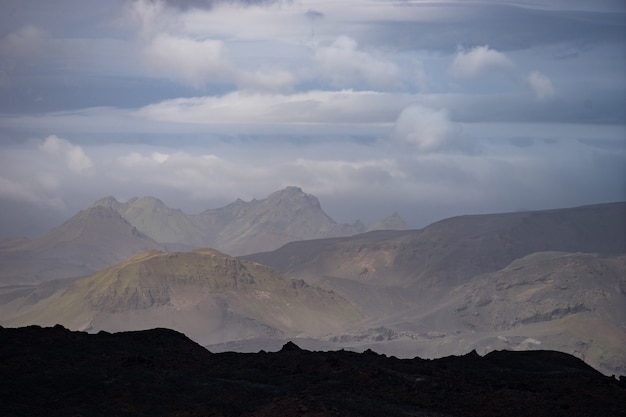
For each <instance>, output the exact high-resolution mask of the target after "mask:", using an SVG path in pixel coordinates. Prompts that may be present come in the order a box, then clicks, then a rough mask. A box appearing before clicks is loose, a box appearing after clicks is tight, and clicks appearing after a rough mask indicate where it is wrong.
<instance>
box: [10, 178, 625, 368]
mask: <svg viewBox="0 0 626 417" xmlns="http://www.w3.org/2000/svg"><path fill="white" fill-rule="evenodd" d="M315 225H319V227H320V230H317V229H316V228H317V227H318V226H315ZM403 226H404V224H403V222H402V221H401V219H400V218H399V216H397V215H393V216H391V217H390V218H389V219H387V220H386V221H383V222H381V223H379V225H378V226H376V227H374V229H375V228H378V227H383V228H384V227H398V228H401V229H404V227H403ZM210 227H213V229H210ZM351 227H354V228H359V229H364V226H363V225H360V224H359V223H356V224H355V225H352V226H349V225H338V224H336V223H335V222H333V221H332V220H331V219H330V218H329V217H328V216H326V215H325V214H324V213H323V211H322V210H321V207H320V204H319V201H318V200H317V199H316V198H315V197H313V196H310V195H307V194H306V193H304V192H303V191H302V190H300V189H299V188H295V187H288V188H287V189H285V190H281V191H278V192H276V193H274V194H272V195H270V196H269V197H268V198H267V199H265V200H260V201H256V200H253V201H251V202H249V203H246V202H243V201H241V200H239V201H236V202H234V203H232V204H230V205H228V206H226V207H224V208H222V209H216V210H208V211H206V212H203V213H200V214H198V215H193V216H190V215H185V214H184V213H182V212H181V211H180V210H172V209H169V208H167V207H166V206H165V205H164V204H163V203H160V202H158V200H156V199H154V198H137V199H132V200H129V201H128V202H127V203H119V202H117V201H116V200H114V199H112V198H107V199H104V200H100V201H99V202H97V203H96V204H94V205H93V206H92V207H90V208H88V209H86V210H84V211H82V212H80V213H78V214H77V215H76V216H74V217H73V218H72V219H70V220H68V221H67V222H66V223H64V224H63V225H61V226H59V227H57V228H56V229H54V230H53V231H51V232H50V233H49V234H46V235H44V236H42V237H40V238H37V239H33V240H23V239H17V240H10V241H9V240H5V241H3V243H2V246H1V247H0V260H2V270H1V271H0V282H1V283H2V284H3V285H2V286H0V324H1V325H2V326H24V325H28V324H40V325H53V324H56V323H61V324H63V325H64V326H67V327H69V328H71V329H77V330H87V331H90V332H97V331H100V330H107V331H118V330H137V329H148V328H152V327H169V328H172V329H176V330H178V331H182V332H184V333H185V334H187V335H188V336H189V337H191V338H192V339H193V340H196V341H198V342H200V343H202V344H203V345H205V346H209V348H210V349H211V350H212V351H215V352H219V351H229V350H237V351H258V350H259V349H266V350H272V349H278V348H280V346H281V345H282V344H283V343H284V342H285V341H286V340H287V339H292V338H297V339H298V343H299V344H300V345H301V346H303V347H305V348H309V349H314V350H316V349H323V350H327V349H334V348H342V349H352V350H357V351H363V350H366V349H372V350H374V351H376V352H381V353H385V354H390V355H395V356H398V357H414V356H416V355H418V356H421V357H425V358H434V357H440V356H442V355H457V354H465V353H467V352H469V351H471V350H476V351H477V352H479V353H480V354H485V353H488V352H490V351H492V350H494V349H509V350H536V349H553V350H559V351H563V352H567V353H570V354H573V355H576V356H578V357H579V358H582V359H584V360H585V361H586V362H587V363H589V364H591V365H592V366H594V367H595V368H596V369H599V370H601V371H602V372H604V373H606V374H611V373H613V374H623V375H626V351H624V349H623V346H625V345H626V203H610V204H599V205H593V206H584V207H575V208H565V209H556V210H546V211H528V212H517V213H503V214H485V215H472V216H459V217H454V218H450V219H445V220H442V221H439V222H436V223H433V224H431V225H429V226H427V227H425V228H423V229H419V230H372V231H369V232H365V233H358V234H354V235H350V236H339V237H337V236H336V235H337V234H341V233H344V232H345V233H346V234H349V233H347V231H349V230H350V231H351V232H354V231H355V229H354V228H353V229H350V228H351ZM209 229H210V230H213V231H217V230H220V232H219V233H218V234H217V236H218V237H219V239H218V240H220V242H222V244H223V245H231V246H230V247H231V248H233V249H232V250H235V249H234V248H239V249H236V251H239V250H240V251H241V252H242V253H245V252H247V251H246V250H244V248H246V247H248V248H252V247H254V246H255V245H256V244H257V243H263V242H265V241H267V242H269V244H268V245H267V247H269V248H272V247H274V246H275V245H277V243H276V242H278V241H280V240H281V239H283V240H286V239H290V240H294V239H296V238H297V237H298V236H304V235H306V234H308V236H309V237H308V238H307V239H308V240H296V241H291V242H289V243H286V244H284V245H283V246H280V247H278V248H276V249H273V250H269V251H265V252H259V253H255V254H248V255H244V256H240V257H238V258H235V257H232V256H231V255H227V254H225V253H223V252H220V251H218V250H216V249H194V250H188V248H189V247H194V246H195V245H196V244H200V243H201V242H200V241H199V240H198V241H196V243H193V242H194V241H193V239H201V238H202V236H205V235H204V234H203V233H204V232H202V231H206V230H209ZM316 230H317V231H316ZM342 231H343V232H342ZM201 232H202V233H201ZM315 233H317V236H318V237H319V236H324V235H330V236H335V237H324V238H314V235H315ZM194 236H195V237H194ZM207 236H208V233H207ZM216 239H217V238H216ZM185 242H186V243H185ZM246 242H252V243H246ZM246 245H248V246H246ZM25 265H26V267H25ZM20 268H21V269H20Z"/></svg>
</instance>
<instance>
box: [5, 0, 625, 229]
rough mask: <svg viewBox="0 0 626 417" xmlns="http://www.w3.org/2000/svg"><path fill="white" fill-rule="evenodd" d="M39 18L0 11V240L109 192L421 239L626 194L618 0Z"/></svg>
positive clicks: (185, 9) (130, 6)
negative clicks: (318, 215)
mask: <svg viewBox="0 0 626 417" xmlns="http://www.w3.org/2000/svg"><path fill="white" fill-rule="evenodd" d="M35 3H36V6H37V7H34V6H33V7H27V6H25V3H24V2H21V1H18V0H5V1H4V2H3V12H4V13H2V14H1V15H0V27H1V28H2V30H0V56H2V58H3V59H2V60H1V61H0V218H4V219H7V220H6V221H5V222H4V223H3V224H1V225H0V236H4V235H9V234H24V233H30V234H33V233H38V232H42V231H45V230H46V228H49V227H51V226H52V225H53V224H54V222H56V221H59V220H62V219H64V218H66V217H67V216H69V215H71V214H72V213H73V212H75V211H77V210H79V209H81V208H84V207H85V206H86V205H88V204H90V203H91V202H92V201H93V200H95V199H97V198H100V197H102V196H105V195H115V196H116V197H118V198H120V199H125V198H130V197H132V196H135V195H146V194H150V195H155V196H157V197H159V198H162V199H163V200H164V201H166V203H168V204H169V205H171V206H173V207H181V208H183V209H184V210H186V211H190V212H193V211H201V210H203V209H206V208H210V207H216V206H219V205H221V204H227V203H229V202H230V201H232V200H234V199H236V198H244V199H251V198H263V197H265V196H266V195H267V194H269V193H271V192H272V191H275V190H276V189H279V188H281V187H284V186H286V185H299V186H301V187H303V188H304V189H305V190H306V191H307V192H310V193H314V194H316V195H317V196H318V197H319V198H320V199H321V201H322V204H323V205H324V207H325V208H326V209H327V211H328V212H329V214H330V215H331V216H333V217H335V218H336V220H338V221H354V220H356V219H357V218H360V219H361V220H364V221H366V222H374V221H376V220H378V219H379V218H381V217H384V216H386V215H388V214H390V213H392V212H394V211H398V212H399V213H400V214H401V215H402V216H403V217H405V218H406V219H407V220H408V221H409V222H410V223H411V224H412V225H414V226H415V227H417V226H423V225H424V224H425V223H427V222H429V221H433V220H437V219H439V218H441V217H444V216H447V215H454V214H462V213H467V212H484V211H490V212H493V211H502V210H515V209H522V208H537V209H538V208H549V207H556V206H566V205H576V204H590V203H594V202H601V201H609V200H623V199H626V185H625V181H626V180H625V178H626V173H625V169H624V166H626V149H625V146H624V137H626V116H625V115H626V79H625V76H624V73H625V72H624V62H625V61H624V54H623V44H624V41H626V37H625V35H624V34H625V33H626V23H624V22H626V7H624V5H623V3H622V2H613V1H611V0H606V1H599V2H582V1H570V2H565V1H561V0H550V1H548V2H536V1H530V0H528V1H521V2H519V1H515V2H513V1H508V0H501V1H496V2H479V1H473V0H472V1H467V2H462V3H458V2H420V1H415V2H408V1H398V2H395V1H382V0H365V1H363V0H358V1H357V0H347V1H342V2H323V1H319V0H300V1H280V0H276V1H264V0H260V1H253V0H250V1H244V0H240V1H219V0H217V1H213V0H111V1H110V2H106V4H104V3H102V4H100V3H93V4H90V5H89V6H87V5H85V3H84V2H83V1H80V0H58V1H57V2H55V4H54V5H53V4H52V3H50V2H44V1H36V2H35ZM529 27H532V28H533V29H532V30H529V29H528V28H529ZM33 219H39V220H33Z"/></svg>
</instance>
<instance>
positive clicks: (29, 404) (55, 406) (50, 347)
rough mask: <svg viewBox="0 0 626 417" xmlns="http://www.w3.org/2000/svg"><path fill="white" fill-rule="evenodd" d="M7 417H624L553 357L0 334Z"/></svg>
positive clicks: (619, 386)
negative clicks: (227, 348)
mask: <svg viewBox="0 0 626 417" xmlns="http://www.w3.org/2000/svg"><path fill="white" fill-rule="evenodd" d="M0 341H1V342H2V343H0V357H2V359H3V360H2V361H0V373H1V374H2V376H3V377H2V378H1V379H0V392H2V393H3V400H2V401H1V402H0V414H2V415H7V416H9V415H10V416H34V415H46V416H67V415H89V416H110V415H116V416H138V415H146V416H147V415H150V416H200V415H202V416H273V417H281V416H310V417H313V416H316V417H323V416H347V417H350V416H363V417H367V416H381V415H398V416H399V415H407V416H416V417H419V416H421V417H426V416H435V417H461V416H464V417H465V416H476V417H480V416H503V417H507V416H509V417H513V416H524V417H525V416H528V415H532V416H536V417H541V416H550V417H558V416H568V417H577V416H581V417H582V416H592V415H593V416H603V417H616V416H623V415H624V410H626V383H625V381H624V380H623V379H622V380H621V382H620V381H618V380H616V379H614V378H611V377H606V376H603V375H601V374H600V373H598V372H597V371H595V370H593V369H592V368H590V367H589V366H587V365H585V364H584V363H583V362H582V361H580V360H578V359H576V358H574V357H572V356H569V355H566V354H563V353H558V352H552V351H539V352H507V351H502V352H492V353H490V354H488V355H486V356H484V357H480V356H479V355H477V354H475V353H471V354H468V355H465V356H460V357H447V358H442V359H438V360H423V359H419V358H414V359H404V360H400V359H396V358H393V357H386V356H383V355H378V354H375V353H373V352H369V351H368V352H366V353H363V354H357V353H353V352H347V351H336V352H310V351H305V350H301V349H299V348H298V347H297V346H296V345H294V344H293V343H288V344H286V345H285V346H283V348H282V349H281V350H280V351H278V352H260V353H256V354H237V353H222V354H212V353H210V352H209V351H207V350H205V349H203V348H202V347H200V346H199V345H197V344H195V343H193V342H192V341H191V340H189V339H187V338H186V337H185V336H184V335H182V334H180V333H176V332H174V331H171V330H166V329H154V330H148V331H140V332H129V333H116V334H109V333H105V332H100V333H98V334H86V333H80V332H70V331H68V330H66V329H64V328H62V327H61V326H56V327H54V328H39V327H27V328H20V329H4V328H0Z"/></svg>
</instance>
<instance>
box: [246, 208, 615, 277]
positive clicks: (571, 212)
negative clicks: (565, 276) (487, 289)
mask: <svg viewBox="0 0 626 417" xmlns="http://www.w3.org/2000/svg"><path fill="white" fill-rule="evenodd" d="M544 251H563V252H586V253H600V254H606V255H616V254H622V253H626V203H613V204H600V205H592V206H584V207H576V208H567V209H558V210H545V211H529V212H517V213H504V214H486V215H472V216H460V217H453V218H449V219H445V220H442V221H439V222H436V223H433V224H431V225H430V226H428V227H426V228H424V229H420V230H408V231H374V232H368V233H364V234H360V235H355V236H351V237H343V238H336V239H321V240H311V241H302V242H292V243H289V244H286V245H284V246H283V247H281V248H279V249H277V250H275V251H271V252H267V253H259V254H253V255H250V256H247V257H244V258H245V259H249V260H253V261H256V262H260V263H263V264H265V265H269V266H272V267H274V268H277V269H279V270H280V271H283V272H286V273H291V274H294V275H298V276H302V277H309V276H317V277H319V276H332V277H338V278H346V279H352V280H356V281H359V282H367V283H370V284H375V285H381V286H389V285H400V286H403V287H414V288H424V287H447V286H454V285H458V284H462V283H464V282H465V281H467V279H469V278H471V277H473V276H475V275H478V274H483V273H487V272H493V271H497V270H499V269H501V268H504V267H506V266H507V265H508V264H510V263H511V262H513V261H514V260H515V259H518V258H521V257H524V256H526V255H529V254H531V253H534V252H544Z"/></svg>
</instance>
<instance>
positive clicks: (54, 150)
mask: <svg viewBox="0 0 626 417" xmlns="http://www.w3.org/2000/svg"><path fill="white" fill-rule="evenodd" d="M40 149H41V150H42V151H44V152H46V153H48V154H51V155H55V156H62V157H64V161H65V165H66V167H67V168H68V169H69V170H71V171H72V172H75V173H77V174H81V173H85V172H87V171H89V170H90V169H91V168H92V167H93V163H92V161H91V158H89V156H87V154H86V153H85V151H84V150H83V148H81V147H80V146H78V145H72V144H71V143H70V142H69V141H68V140H66V139H62V138H59V137H58V136H56V135H51V136H48V137H47V138H46V139H45V140H44V142H43V143H42V144H41V146H40Z"/></svg>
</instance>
